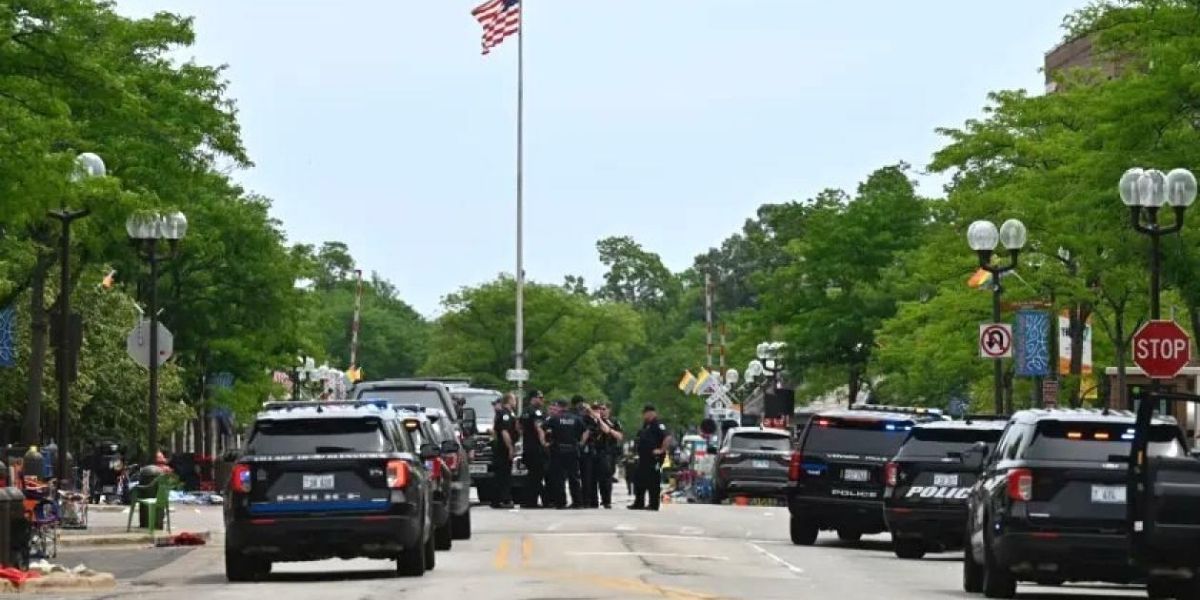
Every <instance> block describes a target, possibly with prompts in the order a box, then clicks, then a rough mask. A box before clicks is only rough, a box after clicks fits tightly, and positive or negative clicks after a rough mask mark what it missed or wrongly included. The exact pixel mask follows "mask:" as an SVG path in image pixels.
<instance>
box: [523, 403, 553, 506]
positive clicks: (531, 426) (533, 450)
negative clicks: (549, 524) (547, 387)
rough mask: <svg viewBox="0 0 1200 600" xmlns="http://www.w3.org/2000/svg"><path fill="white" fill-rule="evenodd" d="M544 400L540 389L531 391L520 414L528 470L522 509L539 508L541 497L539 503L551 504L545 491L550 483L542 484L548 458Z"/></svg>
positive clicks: (543, 504)
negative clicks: (523, 411)
mask: <svg viewBox="0 0 1200 600" xmlns="http://www.w3.org/2000/svg"><path fill="white" fill-rule="evenodd" d="M544 402H545V399H544V396H542V393H541V392H539V391H537V390H534V391H532V392H530V393H529V403H528V404H527V405H526V406H525V414H522V415H521V437H522V438H524V440H525V442H524V443H523V444H522V445H521V457H522V458H524V460H525V468H526V469H527V470H528V474H527V475H526V476H525V492H526V494H525V497H524V498H522V499H521V506H522V507H524V508H538V498H541V499H542V506H550V504H551V502H550V497H549V495H548V494H547V491H548V489H549V486H548V485H546V486H545V487H543V481H544V480H545V479H546V463H547V462H548V461H549V456H548V455H547V452H546V432H545V430H544V429H543V427H544V425H545V421H546V410H545V407H544V406H543V403H544Z"/></svg>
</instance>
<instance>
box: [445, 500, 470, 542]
mask: <svg viewBox="0 0 1200 600" xmlns="http://www.w3.org/2000/svg"><path fill="white" fill-rule="evenodd" d="M450 531H451V537H453V538H454V539H456V540H469V539H471V509H469V508H468V509H467V511H466V512H464V513H463V514H461V515H450Z"/></svg>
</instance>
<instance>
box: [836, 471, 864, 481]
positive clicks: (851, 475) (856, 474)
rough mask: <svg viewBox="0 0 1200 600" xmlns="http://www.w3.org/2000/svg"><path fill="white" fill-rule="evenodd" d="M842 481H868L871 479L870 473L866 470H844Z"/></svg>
mask: <svg viewBox="0 0 1200 600" xmlns="http://www.w3.org/2000/svg"><path fill="white" fill-rule="evenodd" d="M842 479H844V480H846V481H866V480H868V479H870V473H869V472H868V471H867V470H866V469H843V470H842Z"/></svg>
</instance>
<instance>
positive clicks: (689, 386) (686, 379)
mask: <svg viewBox="0 0 1200 600" xmlns="http://www.w3.org/2000/svg"><path fill="white" fill-rule="evenodd" d="M695 388H696V376H695V375H692V372H691V371H687V370H685V371H684V372H683V377H682V378H681V379H680V380H679V391H681V392H683V393H685V394H690V393H692V390H693V389H695Z"/></svg>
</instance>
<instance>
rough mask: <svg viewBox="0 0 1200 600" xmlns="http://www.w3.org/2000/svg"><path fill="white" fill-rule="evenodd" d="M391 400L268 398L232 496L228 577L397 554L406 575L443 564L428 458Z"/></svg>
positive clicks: (237, 469)
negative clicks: (279, 565)
mask: <svg viewBox="0 0 1200 600" xmlns="http://www.w3.org/2000/svg"><path fill="white" fill-rule="evenodd" d="M439 456H440V452H439V451H438V448H437V447H436V446H434V445H427V446H423V447H420V448H417V447H414V446H413V445H412V442H411V440H410V439H409V438H408V436H407V435H406V434H405V433H404V432H403V430H402V426H401V424H400V421H399V418H398V414H397V413H396V412H395V411H393V410H392V409H391V408H390V407H389V406H387V405H386V404H383V403H370V402H282V403H269V404H267V405H266V407H265V409H264V411H263V412H262V413H261V414H259V415H258V417H257V419H256V420H255V422H254V425H253V426H252V428H251V432H250V438H249V440H248V441H247V442H246V449H245V452H244V454H243V455H242V456H241V457H240V458H239V459H238V460H237V462H236V463H235V464H234V466H233V470H232V474H231V477H230V481H229V484H228V489H227V490H226V494H225V507H224V508H225V510H224V513H225V576H226V577H227V578H228V579H229V580H230V581H250V580H255V579H260V578H262V577H264V576H266V575H267V574H268V573H270V571H271V564H272V563H273V562H281V561H304V560H324V559H328V558H333V557H338V558H356V557H366V558H387V559H395V560H396V563H397V570H398V571H399V573H400V574H402V575H409V576H420V575H423V574H424V573H425V571H426V569H432V568H433V566H434V540H433V526H432V516H433V515H432V508H431V503H432V497H433V489H432V487H433V486H432V483H431V479H430V474H429V472H428V471H427V470H426V468H425V462H424V461H426V460H431V459H435V458H438V457H439Z"/></svg>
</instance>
